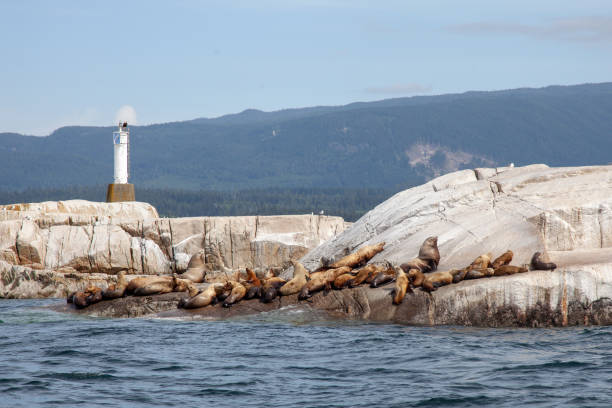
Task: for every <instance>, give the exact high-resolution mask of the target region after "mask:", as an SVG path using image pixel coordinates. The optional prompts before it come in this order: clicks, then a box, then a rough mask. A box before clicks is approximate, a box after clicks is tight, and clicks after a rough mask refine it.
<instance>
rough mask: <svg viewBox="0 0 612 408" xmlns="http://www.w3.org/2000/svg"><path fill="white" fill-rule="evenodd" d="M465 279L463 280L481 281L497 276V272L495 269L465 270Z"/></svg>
mask: <svg viewBox="0 0 612 408" xmlns="http://www.w3.org/2000/svg"><path fill="white" fill-rule="evenodd" d="M462 273H463V279H462V280H470V279H481V278H488V277H490V276H493V275H494V274H495V270H494V269H493V268H474V269H469V270H468V269H467V268H465V269H463V270H462Z"/></svg>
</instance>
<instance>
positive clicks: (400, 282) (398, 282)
mask: <svg viewBox="0 0 612 408" xmlns="http://www.w3.org/2000/svg"><path fill="white" fill-rule="evenodd" d="M408 289H410V285H409V284H408V275H406V272H404V271H403V269H402V268H397V278H395V295H394V296H393V304H396V305H399V304H400V303H402V302H403V301H404V296H406V290H408ZM410 291H412V289H410Z"/></svg>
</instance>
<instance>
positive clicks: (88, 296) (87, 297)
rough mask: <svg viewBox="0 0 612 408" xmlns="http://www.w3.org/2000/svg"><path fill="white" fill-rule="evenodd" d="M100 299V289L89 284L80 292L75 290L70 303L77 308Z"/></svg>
mask: <svg viewBox="0 0 612 408" xmlns="http://www.w3.org/2000/svg"><path fill="white" fill-rule="evenodd" d="M101 300H102V289H100V288H99V287H97V286H93V285H90V286H88V287H87V288H85V290H84V291H82V292H75V293H74V294H73V295H72V303H73V304H74V306H75V307H76V308H78V309H82V308H85V307H87V306H89V305H93V304H94V303H98V302H99V301H101Z"/></svg>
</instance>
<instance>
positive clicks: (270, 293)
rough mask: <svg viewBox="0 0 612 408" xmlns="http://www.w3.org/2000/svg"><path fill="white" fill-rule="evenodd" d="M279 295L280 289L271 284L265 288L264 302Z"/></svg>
mask: <svg viewBox="0 0 612 408" xmlns="http://www.w3.org/2000/svg"><path fill="white" fill-rule="evenodd" d="M277 296H278V289H276V288H275V287H273V286H269V287H267V288H265V289H264V293H263V295H262V296H261V298H262V300H263V301H264V303H268V302H271V301H273V300H274V299H275V298H276V297H277Z"/></svg>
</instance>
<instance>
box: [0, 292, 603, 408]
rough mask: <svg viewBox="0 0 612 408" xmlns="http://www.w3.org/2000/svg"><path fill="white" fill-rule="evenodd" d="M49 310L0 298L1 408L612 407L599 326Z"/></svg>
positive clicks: (286, 313) (289, 313) (292, 313)
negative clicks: (197, 317)
mask: <svg viewBox="0 0 612 408" xmlns="http://www.w3.org/2000/svg"><path fill="white" fill-rule="evenodd" d="M58 302H63V300H0V406H6V407H32V406H45V407H64V406H75V405H76V404H78V406H79V407H94V406H101V407H102V406H104V407H119V406H121V407H124V406H125V407H128V406H133V407H151V406H163V407H172V406H180V407H193V406H201V407H206V406H215V407H234V406H240V407H262V406H265V407H276V406H283V407H284V406H299V407H373V406H377V407H433V406H455V407H463V406H478V407H479V406H496V407H514V406H532V407H557V406H572V407H579V406H585V407H587V406H588V407H598V406H601V407H609V406H612V329H611V328H608V327H589V328H584V327H583V328H565V329H480V328H465V327H408V326H398V325H385V324H374V323H368V322H362V321H338V320H326V319H325V317H324V316H322V315H317V314H312V313H304V312H300V311H297V310H295V309H292V308H287V309H284V310H282V309H281V310H280V311H276V312H271V313H263V314H260V315H256V316H250V317H248V318H241V319H235V320H223V321H180V320H168V319H146V318H141V319H99V318H87V317H82V316H75V315H72V314H65V313H59V312H55V311H52V310H49V309H47V308H45V306H49V305H53V304H57V303H58Z"/></svg>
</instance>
